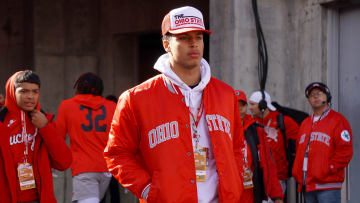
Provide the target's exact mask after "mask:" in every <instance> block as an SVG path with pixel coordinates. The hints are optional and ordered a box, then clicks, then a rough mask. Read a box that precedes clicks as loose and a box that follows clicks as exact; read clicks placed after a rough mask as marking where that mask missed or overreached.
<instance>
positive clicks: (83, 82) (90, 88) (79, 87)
mask: <svg viewBox="0 0 360 203" xmlns="http://www.w3.org/2000/svg"><path fill="white" fill-rule="evenodd" d="M74 89H76V94H92V95H95V96H101V95H102V93H103V90H104V85H103V81H102V79H101V78H100V77H99V76H97V75H96V74H94V73H90V72H88V73H84V74H82V75H80V77H79V79H77V81H76V82H75V85H74Z"/></svg>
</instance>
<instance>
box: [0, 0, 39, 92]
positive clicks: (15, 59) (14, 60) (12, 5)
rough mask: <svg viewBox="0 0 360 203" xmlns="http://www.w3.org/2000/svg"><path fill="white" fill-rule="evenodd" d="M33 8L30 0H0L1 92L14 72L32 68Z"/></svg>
mask: <svg viewBox="0 0 360 203" xmlns="http://www.w3.org/2000/svg"><path fill="white" fill-rule="evenodd" d="M31 10H32V9H31V2H29V1H7V0H0V93H3V94H4V93H5V83H6V80H7V79H8V78H9V77H10V76H11V75H12V74H13V73H14V72H16V71H18V70H21V69H24V68H26V69H32V64H33V61H32V59H33V52H32V46H33V44H32V36H33V35H32V18H31V16H32V13H31ZM26 17H30V18H29V19H27V18H26Z"/></svg>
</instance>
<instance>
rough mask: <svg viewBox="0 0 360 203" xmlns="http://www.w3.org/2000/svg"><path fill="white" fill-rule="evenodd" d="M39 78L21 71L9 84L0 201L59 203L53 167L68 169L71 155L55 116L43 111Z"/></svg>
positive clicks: (1, 112)
mask: <svg viewBox="0 0 360 203" xmlns="http://www.w3.org/2000/svg"><path fill="white" fill-rule="evenodd" d="M39 96H40V78H39V76H38V75H37V74H36V73H34V72H33V71H31V70H25V71H19V72H16V73H15V74H14V75H12V76H11V77H10V78H9V79H8V81H7V83H6V97H5V105H4V106H3V107H2V108H1V109H0V132H1V136H0V202H4V203H18V202H37V203H56V199H55V195H54V191H53V177H52V172H51V168H55V169H57V170H61V171H63V170H66V169H67V168H68V167H70V164H71V161H72V156H71V151H70V149H69V147H68V146H67V144H66V142H65V141H64V139H63V138H62V137H61V136H60V134H59V133H58V131H57V129H56V126H55V123H54V122H53V117H54V116H53V115H51V114H48V113H45V112H43V111H42V110H40V102H39Z"/></svg>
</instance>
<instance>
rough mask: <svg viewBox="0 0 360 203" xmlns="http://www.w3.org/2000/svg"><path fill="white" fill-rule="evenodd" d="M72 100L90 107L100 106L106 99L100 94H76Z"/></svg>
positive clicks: (96, 107)
mask: <svg viewBox="0 0 360 203" xmlns="http://www.w3.org/2000/svg"><path fill="white" fill-rule="evenodd" d="M74 100H75V101H76V102H78V103H80V104H81V105H83V106H86V107H89V108H91V109H98V108H100V106H101V105H103V104H104V103H105V101H106V100H105V99H104V98H103V97H102V96H94V95H92V94H77V95H75V97H74Z"/></svg>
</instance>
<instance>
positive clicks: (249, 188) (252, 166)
mask: <svg viewBox="0 0 360 203" xmlns="http://www.w3.org/2000/svg"><path fill="white" fill-rule="evenodd" d="M235 95H236V97H237V99H238V102H239V110H240V116H241V118H242V120H243V129H244V134H245V140H244V147H243V149H242V153H243V157H244V165H243V177H244V183H245V184H244V187H245V189H244V191H243V193H242V195H241V202H246V203H262V201H263V200H268V198H270V199H272V200H273V201H274V202H275V203H282V202H283V200H282V199H283V196H284V195H283V193H282V188H281V185H280V182H279V179H278V178H277V170H276V165H275V161H274V159H273V157H272V156H271V152H270V149H269V147H268V144H267V143H266V142H265V140H264V138H263V136H259V135H261V134H262V133H264V130H263V128H261V127H259V125H257V124H256V121H255V119H253V118H252V117H251V115H250V114H247V113H246V112H247V99H246V95H245V93H244V92H243V91H241V90H235Z"/></svg>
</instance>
